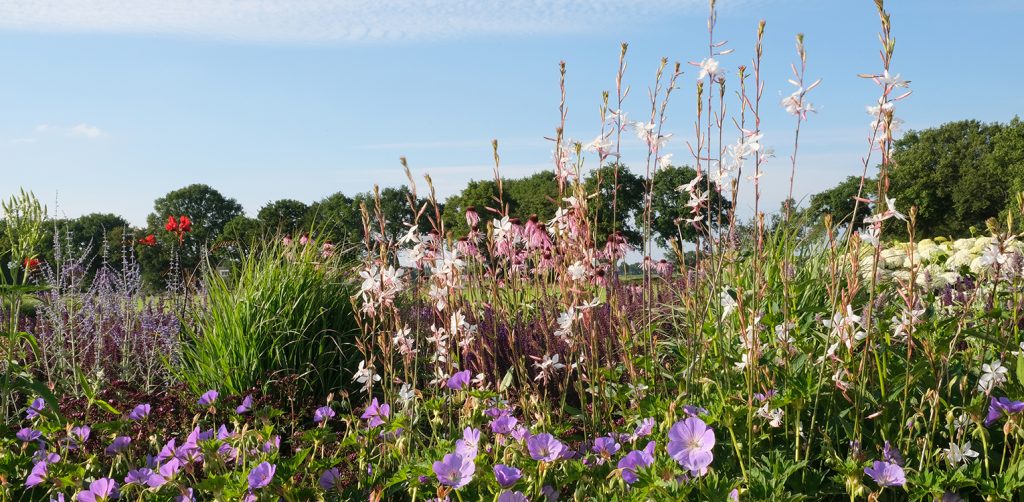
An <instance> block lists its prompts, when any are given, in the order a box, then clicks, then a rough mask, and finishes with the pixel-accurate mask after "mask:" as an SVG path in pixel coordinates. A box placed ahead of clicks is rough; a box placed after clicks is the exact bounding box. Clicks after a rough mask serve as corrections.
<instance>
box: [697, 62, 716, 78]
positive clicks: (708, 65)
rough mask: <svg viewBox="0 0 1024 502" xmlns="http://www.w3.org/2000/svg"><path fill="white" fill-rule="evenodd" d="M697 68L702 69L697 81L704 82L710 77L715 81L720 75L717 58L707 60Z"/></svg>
mask: <svg viewBox="0 0 1024 502" xmlns="http://www.w3.org/2000/svg"><path fill="white" fill-rule="evenodd" d="M697 66H698V67H700V71H699V72H698V73H697V80H704V78H706V77H707V76H708V75H710V76H711V78H712V79H714V78H715V77H717V76H718V75H719V70H718V60H716V59H715V58H707V59H705V60H703V61H701V62H700V64H699V65H697Z"/></svg>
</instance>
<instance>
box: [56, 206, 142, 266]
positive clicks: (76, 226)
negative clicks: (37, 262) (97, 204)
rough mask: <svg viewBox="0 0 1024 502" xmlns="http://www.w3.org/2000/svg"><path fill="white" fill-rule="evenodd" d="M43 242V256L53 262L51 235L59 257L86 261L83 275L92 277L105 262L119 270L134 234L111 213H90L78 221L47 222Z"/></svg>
mask: <svg viewBox="0 0 1024 502" xmlns="http://www.w3.org/2000/svg"><path fill="white" fill-rule="evenodd" d="M45 227H46V237H45V238H44V239H43V242H42V246H43V249H44V251H43V256H44V257H45V259H46V260H47V261H50V262H53V261H54V260H56V256H55V254H56V250H55V249H54V244H55V241H54V233H56V234H57V237H58V239H59V243H60V246H61V254H62V255H63V256H71V257H75V258H77V257H82V256H85V257H87V258H86V262H85V264H86V266H87V269H86V274H87V275H88V276H92V275H93V274H94V273H95V272H96V270H97V269H98V268H99V267H100V266H102V265H103V263H104V262H106V263H107V264H108V265H111V266H113V267H115V268H120V266H121V259H122V256H123V250H124V248H125V247H126V246H133V245H135V236H134V232H133V231H132V229H131V226H130V225H129V224H128V221H127V220H125V219H124V218H122V217H120V216H118V215H116V214H111V213H92V214H87V215H84V216H79V217H78V218H72V219H66V220H54V221H51V222H47V224H46V225H45Z"/></svg>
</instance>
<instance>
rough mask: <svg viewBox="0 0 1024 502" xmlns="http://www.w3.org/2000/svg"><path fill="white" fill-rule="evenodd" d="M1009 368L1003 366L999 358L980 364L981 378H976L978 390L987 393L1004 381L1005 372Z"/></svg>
mask: <svg viewBox="0 0 1024 502" xmlns="http://www.w3.org/2000/svg"><path fill="white" fill-rule="evenodd" d="M1009 372H1010V370H1009V369H1007V367H1006V366H1003V362H1002V361H1000V360H999V359H996V360H995V361H992V362H991V363H986V364H983V365H981V378H979V379H978V391H979V392H984V393H986V394H988V393H989V392H992V389H994V388H996V387H998V386H999V385H1001V384H1003V383H1004V382H1006V374H1007V373H1009Z"/></svg>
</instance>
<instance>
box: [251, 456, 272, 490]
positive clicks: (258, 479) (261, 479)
mask: <svg viewBox="0 0 1024 502" xmlns="http://www.w3.org/2000/svg"><path fill="white" fill-rule="evenodd" d="M275 472H277V466H276V465H274V464H271V463H269V462H262V463H261V464H260V465H257V466H256V467H253V468H252V470H251V471H249V489H250V490H258V489H260V488H263V487H264V486H267V485H269V484H270V482H271V481H273V480H274V473H275Z"/></svg>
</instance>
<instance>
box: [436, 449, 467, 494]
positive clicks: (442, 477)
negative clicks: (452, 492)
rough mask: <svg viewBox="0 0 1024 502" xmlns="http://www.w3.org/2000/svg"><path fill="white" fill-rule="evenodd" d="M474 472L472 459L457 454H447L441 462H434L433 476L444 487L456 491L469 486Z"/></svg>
mask: <svg viewBox="0 0 1024 502" xmlns="http://www.w3.org/2000/svg"><path fill="white" fill-rule="evenodd" d="M474 472H476V464H475V463H474V462H473V459H467V458H464V457H463V456H462V455H459V454H458V453H449V454H447V455H445V456H444V458H443V459H442V460H439V461H436V462H434V475H435V476H437V481H438V482H439V483H441V484H442V485H445V486H450V487H452V488H455V489H458V488H462V487H463V486H466V485H467V484H469V482H470V481H472V479H473V473H474Z"/></svg>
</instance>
